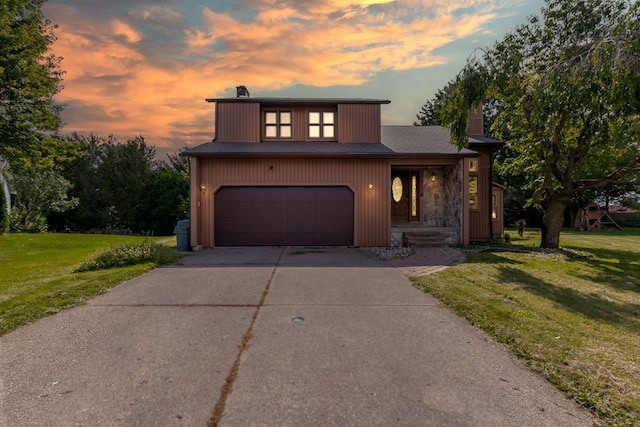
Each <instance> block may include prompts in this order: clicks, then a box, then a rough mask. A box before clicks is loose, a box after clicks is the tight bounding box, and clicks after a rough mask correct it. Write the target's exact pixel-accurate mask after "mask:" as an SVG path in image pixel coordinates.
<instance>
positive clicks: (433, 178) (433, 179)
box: [431, 172, 436, 182]
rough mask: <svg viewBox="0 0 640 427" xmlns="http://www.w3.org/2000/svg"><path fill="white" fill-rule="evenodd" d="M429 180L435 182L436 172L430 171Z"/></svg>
mask: <svg viewBox="0 0 640 427" xmlns="http://www.w3.org/2000/svg"><path fill="white" fill-rule="evenodd" d="M431 182H436V173H435V172H431Z"/></svg>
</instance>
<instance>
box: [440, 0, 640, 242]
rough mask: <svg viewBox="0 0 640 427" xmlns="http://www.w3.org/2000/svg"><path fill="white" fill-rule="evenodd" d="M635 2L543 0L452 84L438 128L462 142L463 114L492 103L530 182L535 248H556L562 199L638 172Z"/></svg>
mask: <svg viewBox="0 0 640 427" xmlns="http://www.w3.org/2000/svg"><path fill="white" fill-rule="evenodd" d="M639 73H640V3H638V2H632V1H625V0H579V1H576V0H547V3H546V6H545V7H544V8H543V9H542V13H541V16H531V17H529V18H528V20H527V22H526V23H525V24H524V25H520V26H518V27H516V28H515V30H513V31H511V32H510V33H508V34H507V35H506V36H505V37H504V39H502V40H501V41H500V42H498V43H497V44H496V45H495V46H494V47H493V48H491V49H489V50H486V51H482V52H477V56H476V57H474V58H472V59H470V60H469V61H468V63H467V65H466V66H465V67H464V69H463V70H462V71H461V72H460V74H459V75H458V76H457V78H456V79H455V81H454V83H453V84H452V85H453V87H452V88H451V90H450V91H449V95H448V96H447V99H446V102H445V106H444V109H443V110H444V112H443V118H442V120H443V123H444V124H445V125H446V126H447V127H449V128H450V129H451V133H452V137H453V140H454V142H455V143H456V144H457V145H458V146H464V145H465V144H466V117H467V111H468V110H469V108H471V106H472V105H474V104H475V103H477V102H479V101H482V100H484V99H485V98H487V97H488V98H490V99H494V100H499V102H500V103H501V106H502V109H501V111H500V112H499V114H498V116H497V117H496V120H495V121H494V123H493V129H494V131H495V135H496V136H497V137H498V138H500V139H503V140H504V141H506V142H507V143H509V145H510V148H511V149H512V150H514V151H515V153H516V156H515V157H513V158H511V159H506V161H508V162H510V165H509V166H510V167H513V168H516V169H519V170H522V171H526V172H527V173H528V174H529V175H530V176H532V177H535V179H532V180H531V183H530V185H531V189H532V191H533V201H534V202H535V203H537V204H539V205H540V206H541V207H542V209H543V211H544V218H543V226H542V241H541V246H542V247H544V248H558V246H559V241H560V229H561V227H562V224H563V215H564V211H565V208H566V207H567V205H568V203H569V201H570V200H571V199H572V198H574V197H576V196H577V195H579V194H580V193H583V192H586V191H589V190H602V189H604V188H607V187H608V186H611V185H624V184H625V183H630V182H633V181H634V180H636V179H637V176H638V174H639V173H640V78H638V76H639Z"/></svg>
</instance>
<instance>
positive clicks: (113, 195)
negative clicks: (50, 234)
mask: <svg viewBox="0 0 640 427" xmlns="http://www.w3.org/2000/svg"><path fill="white" fill-rule="evenodd" d="M70 141H71V142H72V143H73V144H75V146H76V149H77V150H78V151H79V152H80V153H81V155H80V156H79V157H78V158H76V159H75V160H73V161H72V162H70V163H69V164H68V165H66V166H65V167H64V174H65V177H66V178H67V179H68V180H69V181H71V182H72V183H73V189H72V194H73V196H74V197H77V198H78V200H79V204H78V206H77V207H76V208H75V209H73V210H71V211H69V212H67V213H65V214H64V215H51V216H50V217H49V219H50V222H51V224H52V226H53V227H54V228H56V229H68V230H73V231H90V230H100V231H109V232H134V233H142V232H150V233H154V234H171V233H172V232H173V228H174V227H175V224H176V221H177V220H178V219H179V218H184V217H186V215H187V212H188V199H189V171H188V168H187V164H186V163H185V162H184V160H183V159H182V158H180V157H178V156H169V162H168V163H164V162H159V161H157V160H155V152H156V150H155V147H153V146H149V145H148V144H147V142H146V140H145V139H144V138H143V137H142V136H139V137H136V138H132V139H129V140H127V141H124V142H121V141H119V140H118V139H117V138H115V137H114V136H113V135H109V136H107V137H106V138H105V137H100V136H97V135H93V134H92V135H90V136H83V135H78V134H74V135H72V136H71V137H70Z"/></svg>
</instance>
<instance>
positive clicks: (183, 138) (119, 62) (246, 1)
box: [44, 0, 544, 157]
mask: <svg viewBox="0 0 640 427" xmlns="http://www.w3.org/2000/svg"><path fill="white" fill-rule="evenodd" d="M543 3H544V2H543V0H458V1H454V0H398V1H391V0H235V1H234V0H209V1H204V0H163V1H162V0H161V1H155V2H150V1H148V0H82V1H78V0H49V1H48V3H46V5H45V8H44V13H45V16H46V17H47V18H48V19H50V20H51V21H52V22H53V23H54V24H57V25H58V27H59V28H58V29H57V30H56V35H57V37H58V40H57V41H56V43H55V44H54V45H53V52H54V53H55V54H56V55H58V56H62V57H63V58H64V59H63V62H62V68H63V69H64V70H65V71H66V74H65V75H64V82H63V84H64V89H63V90H62V91H61V92H60V93H59V94H58V95H57V97H56V99H57V101H59V102H61V103H64V104H66V106H67V108H66V110H65V111H64V112H63V114H62V118H63V121H64V122H65V123H66V125H65V127H64V129H63V131H64V132H73V131H77V132H80V133H85V134H88V133H90V132H93V133H96V134H99V135H104V136H106V135H107V134H109V133H113V134H114V135H116V136H117V137H118V138H120V139H127V138H131V137H134V136H137V135H143V136H145V138H146V139H147V142H148V143H149V144H150V145H154V146H156V148H157V150H158V153H159V154H160V156H162V157H163V156H164V153H167V152H175V151H177V150H178V149H179V148H180V147H184V146H185V145H188V146H195V145H199V144H201V143H203V142H206V141H210V140H211V138H212V134H213V133H212V126H213V114H212V111H213V109H212V106H211V105H210V104H207V103H206V102H205V101H204V99H205V98H210V97H227V96H235V87H236V86H237V85H245V86H247V87H248V88H249V90H250V92H251V96H252V97H256V96H284V97H346V98H352V97H353V98H380V99H389V100H391V104H390V105H386V106H383V110H382V111H383V123H384V124H411V123H412V122H413V121H414V119H415V115H416V113H417V112H418V111H419V110H420V107H421V106H422V105H423V104H424V103H425V101H426V100H428V99H430V98H432V97H433V96H434V94H435V92H436V91H437V90H438V89H439V88H441V87H443V86H444V85H445V84H446V83H447V82H448V81H449V80H450V79H451V78H453V77H454V76H455V74H456V73H457V72H458V71H459V70H460V68H461V67H462V66H463V64H464V61H465V59H466V58H467V57H468V56H469V55H470V54H471V53H472V52H473V50H474V49H475V48H476V47H488V46H492V45H493V43H494V42H495V41H497V40H499V39H500V38H501V37H502V36H503V35H504V33H505V32H506V31H508V30H510V29H512V28H513V27H514V26H515V25H516V24H519V23H523V22H524V20H525V17H526V16H527V15H530V14H532V13H538V12H539V11H540V8H541V7H542V6H543Z"/></svg>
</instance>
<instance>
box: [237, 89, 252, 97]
mask: <svg viewBox="0 0 640 427" xmlns="http://www.w3.org/2000/svg"><path fill="white" fill-rule="evenodd" d="M249 96H250V95H249V89H247V87H246V86H236V98H249Z"/></svg>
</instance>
